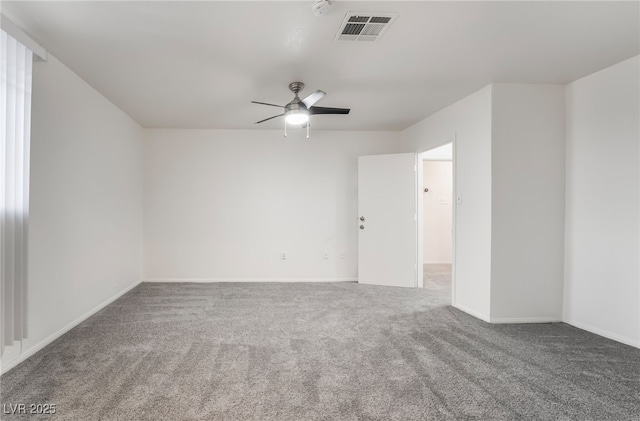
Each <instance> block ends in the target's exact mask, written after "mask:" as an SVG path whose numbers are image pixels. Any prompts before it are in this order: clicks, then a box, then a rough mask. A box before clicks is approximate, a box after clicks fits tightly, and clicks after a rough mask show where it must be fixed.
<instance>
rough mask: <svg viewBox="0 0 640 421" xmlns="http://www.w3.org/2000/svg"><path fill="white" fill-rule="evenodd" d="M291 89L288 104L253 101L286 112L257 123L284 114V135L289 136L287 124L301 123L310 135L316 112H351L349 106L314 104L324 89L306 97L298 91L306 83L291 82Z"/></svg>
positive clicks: (319, 98)
mask: <svg viewBox="0 0 640 421" xmlns="http://www.w3.org/2000/svg"><path fill="white" fill-rule="evenodd" d="M289 89H290V90H291V92H293V93H294V97H293V100H292V101H291V102H289V103H288V104H287V105H276V104H269V103H267V102H259V101H251V102H252V103H253V104H261V105H269V106H271V107H278V108H284V113H282V114H278V115H274V116H273V117H269V118H265V119H264V120H260V121H256V122H255V124H260V123H264V122H265V121H269V120H271V119H274V118H277V117H282V116H284V119H285V125H284V135H285V137H286V136H287V124H286V123H289V124H300V125H302V127H306V128H307V137H309V116H310V115H315V114H349V111H351V109H349V108H330V107H316V106H314V104H315V103H316V102H318V101H320V100H321V99H322V98H323V97H324V96H325V95H326V93H325V92H324V91H315V92H313V93H311V95H309V96H307V97H306V98H304V99H300V97H299V96H298V93H299V92H300V91H302V90H303V89H304V83H302V82H293V83H290V84H289Z"/></svg>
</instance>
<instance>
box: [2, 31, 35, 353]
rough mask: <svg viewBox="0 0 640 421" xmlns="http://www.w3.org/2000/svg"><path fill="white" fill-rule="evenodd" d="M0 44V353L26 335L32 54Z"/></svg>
mask: <svg viewBox="0 0 640 421" xmlns="http://www.w3.org/2000/svg"><path fill="white" fill-rule="evenodd" d="M0 32H1V33H2V44H1V45H0V55H1V58H2V63H1V68H0V71H1V76H2V78H1V79H2V80H1V83H0V188H1V189H2V190H1V192H0V193H1V194H0V207H1V215H0V218H1V231H0V239H1V241H2V250H1V251H2V253H1V254H2V266H0V276H1V288H2V290H1V298H0V318H1V320H0V327H1V329H2V331H1V332H0V353H2V352H4V348H5V346H8V345H13V342H14V341H17V340H18V341H19V340H22V339H23V338H25V337H26V336H27V317H26V316H27V275H28V274H27V263H28V260H27V257H28V256H27V250H28V249H27V245H28V244H27V239H28V235H27V234H28V228H29V149H30V141H29V140H30V134H31V69H32V63H33V53H32V52H31V50H30V49H28V48H27V47H25V46H24V45H23V44H21V43H20V42H18V41H16V40H15V39H14V38H13V37H11V36H10V35H8V34H7V33H6V32H5V31H0Z"/></svg>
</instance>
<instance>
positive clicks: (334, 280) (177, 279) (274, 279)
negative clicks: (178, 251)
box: [142, 278, 358, 283]
mask: <svg viewBox="0 0 640 421" xmlns="http://www.w3.org/2000/svg"><path fill="white" fill-rule="evenodd" d="M142 282H176V283H181V282H198V283H215V282H358V278H148V279H144V280H143V281H142Z"/></svg>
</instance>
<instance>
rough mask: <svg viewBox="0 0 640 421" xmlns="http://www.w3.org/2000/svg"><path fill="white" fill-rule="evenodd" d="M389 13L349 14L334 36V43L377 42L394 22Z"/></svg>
mask: <svg viewBox="0 0 640 421" xmlns="http://www.w3.org/2000/svg"><path fill="white" fill-rule="evenodd" d="M395 18H396V15H394V14H389V13H365V12H349V13H347V15H346V16H345V18H344V20H343V21H342V25H340V29H339V30H338V33H337V34H336V37H335V40H336V41H369V42H371V41H377V40H378V38H380V37H381V36H382V34H383V33H384V31H385V30H386V29H387V28H388V27H389V25H391V23H392V22H393V21H394V20H395Z"/></svg>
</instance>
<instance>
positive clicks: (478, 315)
mask: <svg viewBox="0 0 640 421" xmlns="http://www.w3.org/2000/svg"><path fill="white" fill-rule="evenodd" d="M451 305H452V306H453V307H455V308H457V309H458V310H462V311H464V312H465V313H468V314H470V315H472V316H473V317H475V318H477V319H480V320H482V321H485V322H487V323H488V322H489V316H487V315H485V314H482V313H480V312H477V311H475V310H472V309H470V308H468V307H465V306H463V305H460V304H458V303H453V304H451Z"/></svg>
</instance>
